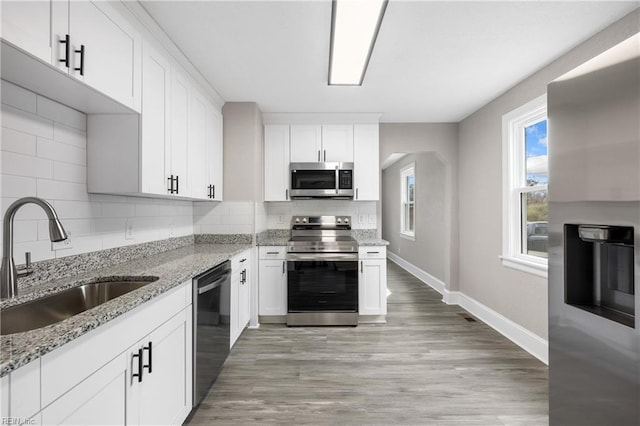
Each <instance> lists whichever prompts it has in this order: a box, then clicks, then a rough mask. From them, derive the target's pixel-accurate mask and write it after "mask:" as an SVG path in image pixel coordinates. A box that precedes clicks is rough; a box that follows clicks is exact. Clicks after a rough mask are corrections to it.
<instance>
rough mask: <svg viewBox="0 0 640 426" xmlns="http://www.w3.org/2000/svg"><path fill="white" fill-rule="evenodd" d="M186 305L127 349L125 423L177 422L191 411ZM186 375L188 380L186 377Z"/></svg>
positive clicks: (188, 322)
mask: <svg viewBox="0 0 640 426" xmlns="http://www.w3.org/2000/svg"><path fill="white" fill-rule="evenodd" d="M187 311H188V310H187V309H185V310H183V311H182V312H180V313H179V314H178V315H176V316H174V317H173V318H171V319H170V320H169V321H167V322H166V323H164V324H163V325H162V326H161V327H159V328H158V329H156V330H154V331H153V332H152V333H150V334H149V335H148V336H146V337H145V338H144V339H142V340H140V341H139V342H138V343H137V344H135V345H134V346H133V347H132V348H130V349H129V351H128V357H127V358H128V363H129V371H128V373H129V374H128V377H127V378H126V379H127V388H128V391H127V424H140V425H168V424H180V423H182V421H183V420H184V419H185V418H186V416H187V415H188V414H189V411H191V386H189V383H190V379H189V377H188V376H191V374H190V371H191V368H185V367H186V366H187V365H190V363H191V360H190V357H189V356H188V355H189V353H190V350H188V349H189V348H188V347H190V346H191V341H190V339H189V336H190V333H191V321H192V320H191V312H190V310H189V312H187ZM188 379H189V380H188Z"/></svg>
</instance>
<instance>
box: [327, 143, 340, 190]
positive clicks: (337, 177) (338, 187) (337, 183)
mask: <svg viewBox="0 0 640 426" xmlns="http://www.w3.org/2000/svg"><path fill="white" fill-rule="evenodd" d="M325 152H326V151H325ZM339 193H340V169H338V166H336V194H339Z"/></svg>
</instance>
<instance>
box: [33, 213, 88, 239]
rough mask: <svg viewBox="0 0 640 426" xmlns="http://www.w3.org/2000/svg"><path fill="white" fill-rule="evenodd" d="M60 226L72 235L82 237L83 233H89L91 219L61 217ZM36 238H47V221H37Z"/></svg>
mask: <svg viewBox="0 0 640 426" xmlns="http://www.w3.org/2000/svg"><path fill="white" fill-rule="evenodd" d="M60 221H61V223H62V226H63V227H64V229H65V231H67V232H69V233H70V234H71V235H73V236H77V237H82V236H85V235H91V223H92V222H93V219H67V218H65V219H62V218H60ZM38 239H39V240H47V239H49V221H48V220H41V221H38Z"/></svg>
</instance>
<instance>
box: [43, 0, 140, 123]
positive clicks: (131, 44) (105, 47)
mask: <svg viewBox="0 0 640 426" xmlns="http://www.w3.org/2000/svg"><path fill="white" fill-rule="evenodd" d="M54 3H55V2H54ZM54 30H55V28H54ZM68 34H69V36H70V44H71V46H70V52H69V53H70V56H71V57H70V58H69V72H70V73H71V75H73V76H75V77H76V78H79V79H81V80H83V81H84V82H85V83H87V84H88V85H89V86H91V87H93V88H95V89H97V90H98V91H100V92H102V93H105V94H107V95H109V96H110V97H112V98H114V99H116V100H117V101H119V102H121V103H123V104H125V105H127V106H130V107H131V108H133V109H136V110H139V107H138V108H136V96H135V95H136V87H135V81H134V80H135V79H134V73H133V71H134V63H135V60H136V58H135V54H136V53H137V54H139V49H140V39H139V37H138V35H137V34H136V31H135V30H134V28H133V27H132V26H131V24H129V22H127V21H126V20H125V19H123V18H122V17H120V16H119V15H118V14H117V13H114V12H113V11H111V10H110V9H109V5H108V4H106V3H104V2H96V3H93V2H89V1H71V2H69V30H68ZM64 35H65V34H62V33H58V34H56V36H57V37H62V38H64ZM55 40H56V38H55V37H54V41H55ZM61 50H63V51H64V49H58V50H57V51H58V52H60V51H61ZM64 53H66V52H63V53H60V54H64ZM65 56H66V55H65Z"/></svg>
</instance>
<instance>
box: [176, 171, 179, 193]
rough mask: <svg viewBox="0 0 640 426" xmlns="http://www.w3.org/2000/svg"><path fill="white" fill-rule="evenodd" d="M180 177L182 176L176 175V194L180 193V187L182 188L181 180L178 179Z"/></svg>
mask: <svg viewBox="0 0 640 426" xmlns="http://www.w3.org/2000/svg"><path fill="white" fill-rule="evenodd" d="M179 177H180V176H178V175H176V194H179V193H180V189H179V188H180V186H179V185H180V182H179V181H178V178H179Z"/></svg>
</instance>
